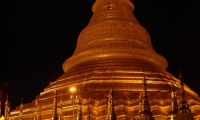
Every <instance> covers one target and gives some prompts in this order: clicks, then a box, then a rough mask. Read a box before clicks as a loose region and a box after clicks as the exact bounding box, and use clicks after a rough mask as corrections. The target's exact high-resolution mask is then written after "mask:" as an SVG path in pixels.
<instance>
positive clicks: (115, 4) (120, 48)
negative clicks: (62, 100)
mask: <svg viewBox="0 0 200 120" xmlns="http://www.w3.org/2000/svg"><path fill="white" fill-rule="evenodd" d="M133 9H134V5H133V4H132V3H131V2H130V1H129V0H97V1H96V2H95V4H94V5H93V8H92V10H93V13H94V14H93V16H92V18H91V20H90V22H89V24H88V25H87V26H86V27H85V28H84V29H83V30H82V32H81V33H80V35H79V37H78V43H77V47H76V50H75V52H74V54H73V56H72V57H71V58H69V59H67V60H66V61H65V62H64V64H63V70H64V71H65V72H66V71H68V70H70V69H72V68H74V67H76V66H79V65H80V64H85V63H88V62H91V61H102V60H108V59H112V60H114V59H118V60H119V59H121V60H123V59H130V60H132V61H134V60H137V61H138V60H140V61H143V62H145V61H146V62H150V63H152V64H154V65H156V66H159V67H161V68H163V69H165V68H166V67H167V61H166V60H165V58H163V57H162V56H161V55H159V54H158V53H156V52H155V50H154V49H153V47H152V44H151V39H150V36H149V34H148V32H147V31H146V30H145V28H143V27H142V26H141V25H140V23H139V22H138V21H137V19H136V18H135V16H134V15H133V13H132V12H133Z"/></svg>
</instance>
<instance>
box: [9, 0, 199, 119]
mask: <svg viewBox="0 0 200 120" xmlns="http://www.w3.org/2000/svg"><path fill="white" fill-rule="evenodd" d="M133 9H134V5H133V4H132V3H131V2H130V0H96V2H95V4H94V5H93V7H92V11H93V13H94V14H93V16H92V18H91V20H90V22H89V24H88V25H87V26H86V27H85V28H84V29H83V30H82V31H81V33H80V35H79V37H78V43H77V47H76V50H75V52H74V54H73V55H72V57H70V58H68V59H67V60H66V61H65V62H64V63H63V70H64V71H65V73H64V74H63V75H62V76H60V77H59V78H58V79H57V80H56V81H55V82H51V83H50V84H49V85H48V86H47V87H46V88H45V89H44V91H43V92H41V93H40V96H38V98H37V100H38V104H39V105H40V106H41V107H40V110H39V112H40V114H41V117H42V120H49V119H50V118H52V113H53V109H52V108H53V99H54V89H57V101H60V99H62V105H61V104H60V103H58V106H57V109H58V110H59V109H60V108H59V107H61V106H62V112H63V113H62V116H63V117H64V120H72V118H73V114H72V113H73V109H75V111H76V110H77V106H75V107H73V105H72V100H71V99H70V95H71V92H70V91H69V89H70V87H71V86H76V88H77V89H80V90H81V97H82V115H83V118H84V120H88V116H90V119H91V120H97V119H98V120H105V119H106V115H107V101H108V98H107V96H108V94H109V91H110V89H111V87H112V88H113V91H114V93H115V94H114V95H113V103H114V106H115V114H116V116H117V120H133V118H135V117H137V116H138V111H139V96H140V93H141V92H143V82H142V81H143V78H144V77H145V78H146V80H147V95H148V100H149V104H150V105H151V112H152V113H153V116H154V117H155V119H156V120H166V119H167V117H169V112H170V104H171V93H170V90H171V83H172V81H174V90H175V92H176V95H177V101H178V103H179V101H180V92H179V91H178V89H179V85H180V80H179V79H177V78H176V77H174V76H173V75H171V74H170V73H168V72H167V71H166V70H165V69H166V67H167V61H166V60H165V58H164V57H162V56H161V55H159V54H158V53H156V51H155V50H154V48H153V47H152V44H151V40H150V36H149V34H148V32H147V31H146V30H145V29H144V28H143V27H142V26H141V25H140V24H139V22H138V21H137V19H136V18H135V16H134V15H133ZM185 93H186V96H187V100H188V102H189V105H190V109H191V112H192V113H193V115H194V116H195V119H196V120H199V119H200V98H199V97H198V95H197V94H196V93H195V92H194V91H192V90H191V89H190V88H189V87H188V86H185ZM61 94H62V95H61ZM61 96H62V98H61ZM34 101H35V100H34ZM34 101H33V102H32V103H27V104H24V105H23V116H22V117H23V118H24V120H30V119H32V118H33V117H34V107H35V106H34ZM19 112H20V107H18V108H16V109H15V110H12V112H11V115H10V116H11V118H13V120H14V119H18V117H19ZM89 113H90V114H89Z"/></svg>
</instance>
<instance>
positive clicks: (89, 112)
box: [88, 105, 91, 120]
mask: <svg viewBox="0 0 200 120" xmlns="http://www.w3.org/2000/svg"><path fill="white" fill-rule="evenodd" d="M90 114H91V109H90V105H88V120H90Z"/></svg>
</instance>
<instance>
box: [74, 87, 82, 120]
mask: <svg viewBox="0 0 200 120" xmlns="http://www.w3.org/2000/svg"><path fill="white" fill-rule="evenodd" d="M81 107H82V105H81V96H80V90H79V96H78V110H77V116H76V120H83V117H82V109H81Z"/></svg>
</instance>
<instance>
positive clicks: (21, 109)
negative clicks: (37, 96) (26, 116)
mask: <svg viewBox="0 0 200 120" xmlns="http://www.w3.org/2000/svg"><path fill="white" fill-rule="evenodd" d="M22 115H23V98H22V99H21V105H20V111H19V120H22V119H23V118H22Z"/></svg>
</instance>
